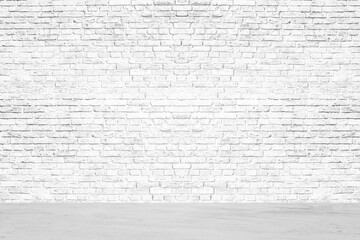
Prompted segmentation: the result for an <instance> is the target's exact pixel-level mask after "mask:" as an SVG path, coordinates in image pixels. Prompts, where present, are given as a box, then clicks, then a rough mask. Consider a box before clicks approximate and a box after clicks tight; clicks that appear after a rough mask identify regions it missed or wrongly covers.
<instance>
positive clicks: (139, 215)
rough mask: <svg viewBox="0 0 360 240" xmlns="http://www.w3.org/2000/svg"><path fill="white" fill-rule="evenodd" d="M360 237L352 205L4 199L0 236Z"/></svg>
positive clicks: (358, 209)
mask: <svg viewBox="0 0 360 240" xmlns="http://www.w3.org/2000/svg"><path fill="white" fill-rule="evenodd" d="M3 239H19V240H20V239H21V240H57V239H59V240H60V239H61V240H77V239H86V240H92V239H97V240H102V239H112V240H113V239H124V240H137V239H144V240H152V239H156V240H180V239H182V240H183V239H191V240H200V239H201V240H202V239H204V240H215V239H221V240H232V239H234V240H235V239H236V240H241V239H244V240H252V239H261V240H267V239H271V240H281V239H286V240H292V239H307V240H311V239H314V240H315V239H316V240H321V239H324V240H332V239H339V240H348V239H354V240H359V239H360V205H354V204H340V205H339V204H318V205H314V204H276V205H274V204H0V240H3Z"/></svg>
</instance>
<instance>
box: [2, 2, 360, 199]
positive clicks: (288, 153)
mask: <svg viewBox="0 0 360 240" xmlns="http://www.w3.org/2000/svg"><path fill="white" fill-rule="evenodd" d="M15 2H16V1H0V5H1V13H0V22H2V23H3V24H2V25H1V27H0V45H1V47H0V159H1V161H0V192H1V194H0V202H62V201H73V202H77V201H82V202H96V201H106V202H127V201H134V202H141V201H143V202H144V201H145V202H151V201H154V202H166V201H191V202H202V201H206V202H231V201H234V202H247V201H248V202H274V201H276V202H302V201H304V202H307V201H310V200H311V201H314V202H323V201H332V202H359V201H360V198H359V196H360V194H359V190H358V187H359V185H360V183H359V182H360V180H359V177H358V172H359V167H360V165H359V163H358V159H359V157H360V147H359V146H360V140H359V139H360V134H359V132H360V100H359V99H360V94H359V90H358V89H360V84H359V81H358V78H359V73H360V64H359V50H358V48H359V46H360V42H359V41H360V38H359V31H358V26H357V25H358V21H359V20H358V18H357V11H356V10H357V8H356V7H357V6H359V4H358V3H356V1H341V2H337V1H300V0H299V1H288V2H286V4H285V3H284V2H280V3H279V2H277V1H268V0H257V1H255V0H236V1H234V0H96V1H95V0H76V1H73V0H64V1H46V2H41V1H21V4H18V5H16V4H15ZM15 5H16V6H15ZM35 16H37V17H35ZM20 183H21V184H23V185H24V186H23V187H19V184H20ZM334 183H336V184H334ZM344 186H349V187H347V188H344ZM323 193H327V194H323ZM85 196H86V197H85Z"/></svg>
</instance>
